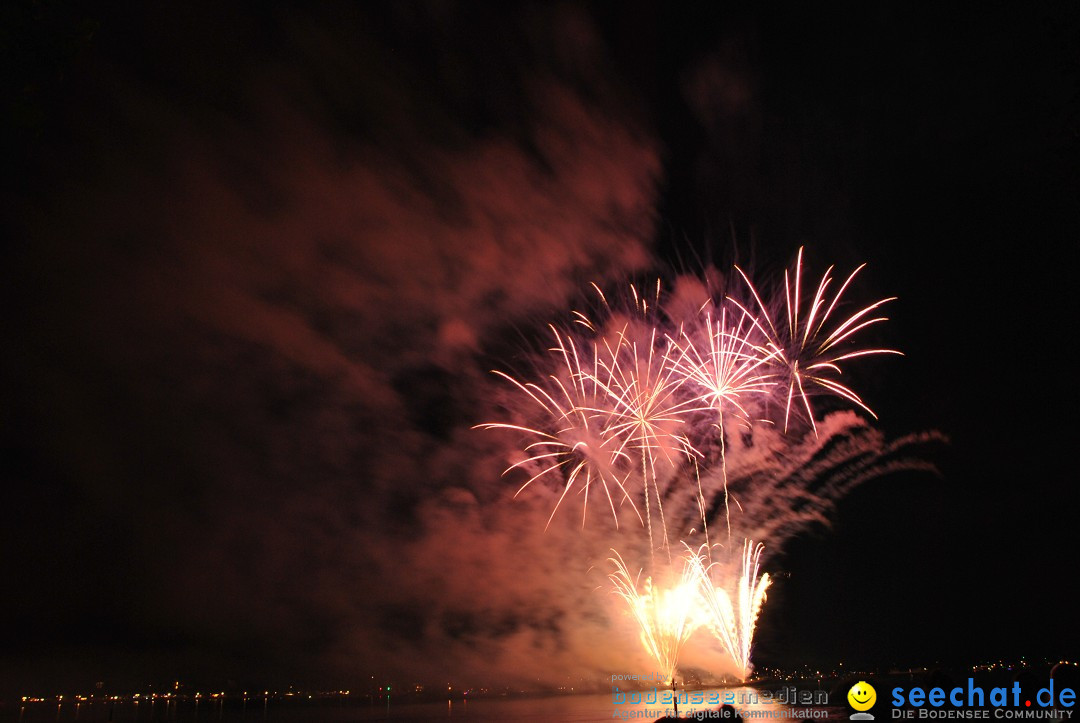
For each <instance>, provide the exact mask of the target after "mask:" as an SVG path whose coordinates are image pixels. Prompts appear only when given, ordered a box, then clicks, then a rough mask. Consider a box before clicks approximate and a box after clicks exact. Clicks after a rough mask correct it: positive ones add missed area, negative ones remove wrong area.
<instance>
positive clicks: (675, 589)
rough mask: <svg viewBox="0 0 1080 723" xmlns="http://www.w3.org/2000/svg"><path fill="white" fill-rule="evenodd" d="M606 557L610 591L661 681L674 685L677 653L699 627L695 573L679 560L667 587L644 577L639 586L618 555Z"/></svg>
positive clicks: (693, 569)
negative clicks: (672, 581) (626, 611)
mask: <svg viewBox="0 0 1080 723" xmlns="http://www.w3.org/2000/svg"><path fill="white" fill-rule="evenodd" d="M612 553H613V555H614V556H613V557H611V558H609V560H610V562H611V563H612V564H613V565H614V566H615V572H613V573H611V574H610V575H609V576H608V577H609V578H610V579H611V582H612V584H613V586H614V592H615V594H617V595H618V596H619V597H621V598H622V599H623V600H624V601H625V602H626V605H627V607H628V608H629V609H630V613H631V614H632V616H633V617H634V621H635V622H636V623H637V625H638V628H639V630H640V631H641V636H640V637H641V644H642V646H643V647H644V648H645V650H646V651H647V652H648V653H649V655H650V656H652V658H653V660H655V661H656V664H657V666H658V667H659V672H661V673H663V674H664V679H665V680H668V681H671V684H672V687H674V685H675V670H676V668H677V667H678V664H679V652H680V651H681V650H682V646H683V645H684V644H685V643H686V641H687V640H689V639H690V636H691V635H693V633H694V631H695V630H696V629H697V628H698V626H699V625H700V608H699V606H698V587H699V583H698V575H699V573H698V571H697V569H696V568H695V567H694V566H693V565H692V564H691V562H690V558H687V557H684V558H682V559H681V560H680V566H681V567H680V571H679V574H678V575H677V577H676V582H675V584H674V585H672V586H670V587H661V586H659V585H656V584H654V583H653V579H652V577H646V578H645V582H644V584H639V579H640V577H641V572H640V571H639V572H638V574H637V575H631V574H630V570H629V569H628V568H627V567H626V563H625V562H623V559H622V556H621V555H620V554H619V553H618V552H616V551H615V550H612Z"/></svg>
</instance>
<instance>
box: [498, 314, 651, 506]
mask: <svg viewBox="0 0 1080 723" xmlns="http://www.w3.org/2000/svg"><path fill="white" fill-rule="evenodd" d="M551 331H552V333H553V334H554V336H555V342H556V345H555V347H553V348H552V349H551V351H552V352H553V353H554V354H555V355H556V357H557V358H558V359H559V361H560V365H559V368H558V371H557V373H554V374H551V375H549V377H548V379H547V381H548V384H547V385H546V386H541V385H539V384H536V383H533V382H522V381H519V380H517V379H515V378H514V377H512V376H510V375H508V374H505V373H503V372H499V371H496V372H494V373H495V374H497V375H498V376H500V377H502V378H503V379H505V380H507V381H508V382H510V383H511V384H513V385H514V386H515V387H516V388H517V389H518V390H520V391H521V392H524V394H525V395H526V397H527V398H528V399H530V400H532V402H534V403H535V404H536V405H537V406H539V408H540V409H541V410H542V412H543V415H544V419H543V421H544V423H545V425H546V430H545V429H544V428H540V427H529V426H524V425H517V424H506V423H498V422H492V423H487V424H482V425H479V427H480V428H482V429H509V430H515V431H518V432H523V433H525V434H526V435H529V436H531V437H534V438H535V440H534V441H532V442H530V443H529V444H527V445H526V446H525V448H524V451H525V454H526V457H525V458H524V459H522V460H521V461H518V462H516V463H514V464H512V465H510V467H508V468H507V469H506V470H505V471H504V472H503V474H506V473H508V472H510V471H512V470H514V469H517V468H529V469H530V470H532V469H537V468H539V471H537V472H535V474H533V475H532V476H531V477H530V478H529V479H528V480H527V481H526V482H525V483H524V484H522V485H521V487H519V488H518V491H517V492H516V493H515V495H514V496H515V497H516V496H517V495H518V494H521V492H522V491H523V490H525V488H527V487H528V486H529V485H531V484H532V483H533V482H535V481H537V480H538V479H540V478H542V477H545V476H546V475H549V474H551V473H552V472H556V471H561V472H562V475H563V491H562V494H561V495H560V496H559V500H558V502H556V504H555V507H554V509H552V511H551V515H550V516H549V517H548V525H550V524H551V520H552V519H554V517H555V513H556V512H558V510H559V507H560V506H561V505H562V503H563V500H565V499H566V496H567V495H568V494H569V493H570V491H571V490H573V489H575V487H577V488H578V489H579V490H580V492H581V494H582V497H583V499H584V502H583V504H582V512H581V524H582V525H584V524H585V519H586V515H587V513H588V505H589V493H590V491H591V490H592V489H593V488H594V487H596V486H598V487H600V488H601V489H602V490H603V492H604V497H605V499H606V500H607V503H608V506H609V507H610V509H611V514H612V516H613V517H614V519H615V524H616V525H618V522H619V517H618V512H617V510H616V498H618V500H619V502H620V503H622V502H624V501H628V502H630V507H631V508H632V509H633V510H634V512H635V514H637V515H638V517H639V518H640V514H639V513H638V512H637V507H636V505H635V504H634V500H633V498H632V497H631V496H630V493H629V492H628V491H627V489H626V481H627V476H628V474H629V472H628V471H627V470H625V469H624V470H621V471H620V464H619V463H620V460H624V461H625V460H626V459H628V456H627V454H626V452H625V451H624V450H623V449H622V445H620V440H619V439H618V437H617V436H616V435H615V434H614V432H613V429H612V428H611V427H610V426H609V425H608V424H607V423H606V419H607V417H608V416H610V415H609V414H605V413H604V412H603V407H602V405H603V403H604V399H603V398H604V397H605V396H606V393H605V392H604V391H603V390H602V389H601V388H600V386H598V381H597V380H598V379H599V376H598V374H599V367H598V363H597V362H596V355H595V350H594V353H593V354H592V359H593V365H594V366H593V368H592V370H591V371H587V369H588V362H585V364H584V365H583V362H582V354H581V353H580V352H579V349H578V346H577V344H575V343H574V340H573V339H572V338H571V337H570V336H569V335H567V334H565V333H563V332H560V331H559V330H558V329H557V328H555V327H554V326H552V327H551ZM621 466H623V467H626V466H627V465H621ZM613 491H615V495H614V496H613V495H612V492H613Z"/></svg>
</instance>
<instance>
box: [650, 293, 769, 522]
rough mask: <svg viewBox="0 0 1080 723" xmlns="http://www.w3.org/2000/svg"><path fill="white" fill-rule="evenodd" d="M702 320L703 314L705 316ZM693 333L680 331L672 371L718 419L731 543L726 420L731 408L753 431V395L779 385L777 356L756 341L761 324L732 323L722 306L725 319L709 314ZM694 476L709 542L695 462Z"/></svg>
mask: <svg viewBox="0 0 1080 723" xmlns="http://www.w3.org/2000/svg"><path fill="white" fill-rule="evenodd" d="M699 316H700V314H699ZM700 321H701V319H700V318H699V324H698V328H694V329H692V330H691V331H688V330H687V329H686V328H685V327H681V328H680V338H679V340H678V341H674V342H673V343H672V347H673V353H672V354H671V355H670V357H669V360H668V361H669V365H670V368H671V369H672V370H673V371H674V372H676V373H678V374H680V375H681V376H683V377H684V378H685V379H686V380H687V382H688V383H689V384H690V385H691V386H692V387H696V388H697V389H698V390H699V391H700V395H699V396H698V397H696V398H695V400H694V401H695V402H696V403H698V404H701V405H704V406H703V407H702V408H704V409H708V410H710V411H712V412H714V413H715V415H716V423H715V424H716V429H717V432H718V434H717V439H718V440H719V442H720V469H721V473H722V475H723V479H724V514H725V518H726V521H727V531H728V540H729V542H730V538H731V517H730V508H729V507H728V496H727V459H726V454H725V445H726V443H725V440H724V415H725V411H726V410H727V409H731V410H732V411H733V412H734V414H735V415H736V417H737V418H738V419H740V420H741V421H742V423H743V424H745V425H746V426H747V427H749V426H750V423H751V417H750V413H749V412H748V411H747V406H748V405H747V400H746V399H744V397H749V396H750V395H761V394H768V393H769V391H770V388H771V387H772V386H773V385H774V384H775V382H774V381H772V378H771V374H770V373H769V370H768V366H767V365H768V363H769V361H771V359H772V358H773V356H774V353H773V352H769V351H768V350H767V349H765V348H763V347H761V346H759V345H757V344H755V343H754V340H753V333H754V332H755V331H756V329H755V322H754V321H753V320H752V319H751V317H750V315H749V314H748V313H746V312H742V313H741V314H739V321H738V323H735V324H732V323H729V317H728V309H727V308H726V307H722V308H721V310H720V318H719V319H717V320H716V322H715V324H714V323H713V317H712V312H711V311H707V312H705V314H704V324H703V325H702V324H700ZM694 462H695V465H694V477H695V479H696V481H697V486H698V497H699V501H700V506H701V520H702V527H703V529H704V530H705V534H706V542H707V541H708V537H707V536H708V518H707V516H706V513H705V498H704V494H703V492H702V489H701V475H700V470H699V468H698V465H697V464H696V462H697V460H696V458H695V459H694Z"/></svg>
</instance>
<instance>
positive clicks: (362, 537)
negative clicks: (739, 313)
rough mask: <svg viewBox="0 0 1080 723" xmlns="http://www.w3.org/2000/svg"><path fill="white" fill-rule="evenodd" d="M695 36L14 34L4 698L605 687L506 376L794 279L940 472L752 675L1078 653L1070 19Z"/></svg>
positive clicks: (864, 21) (306, 12)
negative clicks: (112, 688) (836, 290)
mask: <svg viewBox="0 0 1080 723" xmlns="http://www.w3.org/2000/svg"><path fill="white" fill-rule="evenodd" d="M669 5H670V4H663V3H657V4H649V3H618V4H615V3H611V4H608V3H602V4H595V5H591V4H590V5H585V6H572V5H548V4H541V5H508V6H506V7H503V8H495V7H488V6H483V7H480V6H479V5H467V4H455V3H393V4H390V3H387V4H369V5H365V6H364V7H363V8H355V7H353V6H351V5H348V4H342V5H328V6H323V7H322V8H321V9H317V10H311V9H307V8H303V9H302V8H301V7H300V6H299V5H297V6H293V5H291V4H287V3H271V4H269V5H267V6H266V7H265V8H264V9H262V10H260V11H258V12H256V13H254V14H249V13H246V12H242V11H238V10H236V11H233V10H227V9H222V8H220V7H218V6H217V5H215V4H202V3H196V4H195V5H188V4H182V3H148V4H140V5H138V6H137V8H129V9H128V10H127V11H117V10H112V9H109V10H106V9H94V8H91V9H87V8H85V7H82V6H80V5H78V4H75V3H62V2H56V3H49V2H44V3H25V2H20V3H17V4H15V5H14V6H13V7H8V8H6V9H5V10H3V13H4V18H3V25H4V28H5V30H4V38H3V46H2V52H3V53H4V61H3V64H4V67H5V68H6V70H5V75H6V77H5V86H4V87H5V90H4V102H5V116H4V125H5V127H4V138H3V140H4V148H5V151H4V155H5V159H6V160H5V163H4V167H5V173H4V176H3V181H4V189H3V191H4V198H3V208H4V219H5V225H6V227H7V228H8V233H7V234H6V236H7V237H8V238H9V242H8V243H7V244H5V247H4V250H3V252H2V254H3V256H2V257H0V269H2V273H3V274H4V280H3V291H2V293H3V295H4V296H3V298H4V304H5V309H6V310H7V313H6V314H5V323H4V325H3V326H4V332H3V334H4V341H3V355H2V357H3V365H2V367H0V368H2V384H3V398H2V399H3V401H2V403H0V423H2V431H0V439H2V444H3V452H2V462H0V464H2V467H0V473H2V484H3V490H4V498H3V499H4V502H3V505H2V506H0V509H2V518H0V563H2V567H3V573H4V577H5V581H4V588H5V594H4V595H3V596H2V598H0V619H2V620H4V625H3V626H0V676H2V677H3V680H4V681H5V684H4V685H3V686H0V688H2V689H3V690H2V691H0V694H9V693H10V692H15V691H17V690H23V691H25V690H26V689H27V687H28V686H37V687H45V688H48V687H49V686H55V685H83V684H84V683H85V681H94V680H101V679H103V678H107V679H109V680H116V681H125V682H128V681H130V682H141V681H150V680H165V679H171V678H173V677H174V676H184V677H186V678H192V679H199V678H200V677H201V678H203V679H229V680H240V681H243V682H245V683H246V682H248V681H251V682H253V683H257V682H258V681H262V680H266V681H275V682H289V681H298V682H303V681H308V682H312V683H318V682H321V681H337V680H341V681H349V680H352V679H355V678H356V677H357V676H363V675H367V674H368V672H369V671H372V670H380V671H386V672H387V674H392V675H398V676H403V677H415V678H416V679H420V680H425V679H431V680H439V679H441V678H444V677H448V676H449V675H450V673H448V672H447V671H453V675H459V676H461V677H462V678H466V679H468V678H470V676H471V677H472V678H474V679H479V680H486V679H488V678H490V677H492V676H494V675H495V674H496V673H495V671H503V672H505V670H507V669H518V670H521V671H524V672H523V673H522V675H523V676H525V677H530V676H533V674H534V673H536V676H534V677H538V676H539V675H540V674H539V673H538V672H537V671H536V670H534V669H533V668H529V667H528V666H529V665H538V664H537V663H533V662H526V661H533V660H535V659H537V658H539V659H540V660H546V661H551V662H550V666H549V667H550V668H551V669H565V668H566V661H568V660H575V659H577V657H576V654H577V652H578V651H580V650H581V649H583V648H586V647H588V648H596V647H612V648H614V646H607V645H606V644H605V643H604V642H603V640H602V639H601V640H600V641H598V640H597V639H596V638H595V637H590V636H595V635H598V634H599V633H597V630H598V629H599V628H597V629H593V628H589V629H588V630H587V631H586V632H580V630H584V629H585V628H584V627H580V630H579V628H578V627H575V626H576V624H577V623H576V619H575V617H574V615H575V611H580V610H588V611H592V612H595V610H593V608H591V607H589V606H590V605H594V603H592V602H588V601H590V600H592V598H591V597H589V596H590V595H591V591H590V588H591V586H592V585H594V584H595V583H589V584H588V585H585V586H584V588H583V590H584V591H580V590H577V589H576V588H574V587H573V585H572V584H570V583H568V582H567V580H572V579H578V578H581V579H584V575H585V573H586V568H588V567H589V565H590V564H591V561H589V560H588V559H587V556H582V555H578V556H576V557H575V556H574V552H573V548H572V547H571V546H570V545H569V544H556V545H553V544H551V540H552V539H553V537H551V535H552V534H554V533H549V536H547V537H545V536H544V535H543V533H542V523H543V520H544V518H545V517H546V512H545V511H544V510H542V509H541V508H543V507H545V505H546V504H547V503H546V501H545V500H543V499H539V500H531V501H530V500H528V499H525V500H522V499H521V498H519V499H518V500H517V501H513V502H512V501H510V499H509V497H510V495H512V493H513V491H514V489H515V488H514V486H513V485H512V484H511V483H509V482H506V481H502V480H500V479H499V472H500V471H501V469H502V467H503V466H505V465H504V464H503V462H504V458H505V451H504V450H503V451H500V449H499V448H498V446H497V444H496V440H494V439H493V438H490V437H485V436H483V435H481V434H479V433H477V432H474V431H471V430H470V427H471V425H473V424H477V423H479V422H482V421H487V420H490V419H491V418H492V415H494V414H497V413H498V411H497V405H498V403H499V399H498V395H499V393H500V392H499V391H498V390H499V387H498V385H497V384H496V383H495V382H494V381H493V380H492V378H491V377H490V376H489V375H488V374H487V371H488V370H489V369H490V368H492V367H493V366H499V365H501V364H503V363H514V362H515V361H517V362H520V361H521V358H522V354H523V350H525V349H528V348H535V347H536V346H537V345H538V344H539V343H541V342H538V341H537V340H538V339H542V338H543V334H544V333H545V331H544V326H545V324H546V323H547V322H548V321H550V320H552V319H555V318H558V317H559V316H560V315H561V314H565V310H566V309H567V308H568V305H569V304H570V303H572V302H573V301H574V300H576V299H578V298H579V294H580V292H581V290H582V288H583V287H584V286H585V285H586V284H587V283H588V282H589V281H592V280H596V281H599V282H601V283H617V282H620V280H622V279H625V278H627V277H629V276H635V275H636V276H637V277H645V276H647V275H649V274H653V275H656V274H660V275H661V276H664V277H665V278H668V279H670V278H671V277H672V276H674V275H675V274H677V273H679V272H685V271H696V270H698V269H700V268H701V267H702V266H704V265H707V264H714V265H716V266H717V267H727V265H729V264H730V263H731V262H733V261H739V262H741V263H746V264H749V265H751V266H752V267H754V268H756V269H760V270H762V271H763V272H765V273H769V272H776V271H778V270H780V269H782V268H783V267H784V265H785V264H787V263H789V262H790V261H791V259H792V258H793V256H794V254H795V251H796V249H797V248H798V247H799V246H800V245H803V244H805V245H806V247H807V253H808V258H809V259H810V261H811V263H812V264H813V266H814V268H816V269H817V270H818V271H820V270H822V269H823V268H824V267H825V266H826V265H828V264H830V263H836V264H837V265H838V267H839V269H841V270H843V269H851V268H854V267H855V266H857V265H858V264H860V263H862V262H864V261H865V262H867V263H868V264H869V266H868V268H867V270H866V272H865V273H864V275H863V277H862V278H861V280H860V283H861V285H862V286H861V289H860V293H862V294H865V295H867V298H871V297H873V298H876V297H880V296H892V295H895V296H898V297H899V301H898V302H896V303H895V304H894V305H893V308H892V310H891V312H890V315H891V317H892V318H891V321H890V323H889V325H888V326H887V328H886V329H883V330H882V331H881V338H883V339H884V340H886V341H887V342H888V343H889V344H892V345H895V346H897V347H899V348H901V349H902V350H903V351H904V352H905V354H906V356H905V357H904V358H902V359H899V360H897V359H889V360H872V361H871V362H870V363H868V364H866V365H864V366H863V367H862V371H861V373H860V374H859V375H857V377H856V379H857V381H858V382H859V384H860V389H861V390H863V391H864V396H865V398H867V399H868V400H869V401H870V402H871V404H872V405H873V406H874V408H875V410H876V411H877V412H878V413H879V415H880V417H881V422H880V424H879V426H880V428H881V429H883V430H884V431H885V432H886V433H887V434H888V435H889V436H900V435H904V434H907V433H911V432H919V431H922V430H939V431H941V432H942V433H944V434H945V435H947V436H948V437H949V438H950V439H951V443H950V444H949V445H948V446H947V447H944V448H942V447H932V448H930V449H928V450H927V451H926V455H927V458H928V459H931V460H932V461H934V462H935V463H936V464H937V465H938V466H939V467H940V469H941V471H942V475H941V477H940V478H937V477H934V476H931V475H927V474H916V473H902V474H895V475H891V476H889V477H887V478H884V479H881V480H877V481H873V482H869V483H867V484H865V485H864V486H862V487H860V488H859V489H857V490H856V491H854V492H853V493H852V494H851V495H850V496H849V497H847V498H846V499H845V500H843V501H842V502H841V503H840V505H839V507H838V509H837V511H836V514H835V515H834V522H833V525H832V526H831V528H829V529H825V528H815V529H813V530H810V531H809V532H807V533H806V534H804V535H801V536H799V537H798V538H796V539H795V540H792V541H790V542H789V543H788V544H787V545H786V547H785V548H784V550H783V551H782V553H781V554H779V555H776V556H775V557H773V558H771V559H770V562H769V565H768V567H769V569H770V571H771V572H773V573H774V574H777V575H778V576H779V577H778V582H777V584H776V585H775V586H774V588H773V591H772V593H771V595H770V600H769V604H768V605H767V607H766V610H765V613H764V614H763V618H762V622H761V626H760V629H761V632H760V634H759V646H758V654H757V656H756V657H757V660H758V661H759V662H762V663H773V664H780V665H785V666H795V665H800V664H803V663H810V664H814V665H826V666H832V665H833V664H835V663H836V662H839V661H845V662H846V663H847V664H865V665H887V664H891V663H892V662H902V663H914V664H923V663H926V662H930V661H935V660H942V661H950V662H972V661H974V660H978V659H983V658H991V657H992V658H997V657H1012V656H1020V655H1027V656H1043V655H1049V656H1057V655H1060V654H1065V655H1075V653H1076V651H1077V642H1078V640H1077V638H1078V634H1077V633H1078V631H1077V628H1076V622H1075V595H1074V594H1070V593H1067V592H1066V589H1067V588H1068V587H1069V586H1070V585H1071V580H1072V577H1073V576H1074V574H1075V570H1074V568H1075V559H1076V557H1075V553H1076V537H1075V533H1074V525H1075V523H1076V517H1077V507H1076V502H1077V492H1076V489H1075V488H1076V481H1077V479H1076V474H1075V472H1074V469H1075V465H1074V462H1073V460H1074V457H1075V454H1074V451H1073V450H1074V447H1075V444H1076V439H1077V434H1078V431H1080V430H1078V425H1077V423H1076V421H1075V419H1076V418H1075V410H1076V407H1077V402H1078V401H1080V400H1078V399H1077V392H1076V385H1075V384H1074V382H1073V380H1072V379H1073V376H1074V371H1075V367H1076V365H1075V362H1074V361H1073V358H1072V357H1073V355H1072V351H1073V349H1074V348H1075V345H1074V343H1073V339H1072V337H1073V335H1074V333H1075V332H1076V330H1077V327H1076V323H1075V318H1076V312H1077V306H1078V305H1077V302H1076V296H1075V293H1076V292H1075V287H1076V285H1075V282H1074V281H1073V280H1072V276H1073V274H1074V273H1075V268H1076V263H1075V262H1076V256H1077V254H1076V248H1077V243H1078V240H1080V202H1078V200H1077V199H1080V154H1078V151H1080V78H1078V73H1080V12H1078V11H1077V9H1076V6H1075V5H1074V4H1071V3H1064V2H1062V3H1049V4H1025V5H1019V4H1017V5H1015V6H1001V5H996V4H994V5H993V6H989V7H987V6H983V7H980V8H978V10H977V11H976V10H975V9H971V10H969V11H964V12H960V11H956V10H953V9H951V8H944V7H921V8H918V9H913V8H910V7H908V6H907V5H905V4H891V3H886V4H882V5H877V4H875V5H873V6H871V5H869V4H858V5H855V4H853V5H852V6H850V7H839V6H832V5H831V6H828V7H825V6H811V5H807V4H792V5H790V6H788V5H774V4H767V5H759V6H757V7H756V8H755V9H753V10H734V9H731V8H728V7H726V4H723V3H712V4H702V6H701V7H692V6H680V7H669ZM507 360H508V361H507ZM538 515H539V516H538ZM538 520H539V522H538ZM538 528H539V529H538ZM563 534H570V535H580V540H581V541H582V542H581V547H582V549H591V548H590V545H593V546H594V547H595V545H600V546H601V547H602V546H603V539H602V535H601V534H600V532H598V531H594V530H586V531H585V532H583V533H578V532H577V531H576V530H575V529H574V525H573V524H570V525H569V527H568V528H567V530H565V531H563ZM556 539H557V538H556ZM575 539H578V538H575ZM575 544H577V543H575ZM507 549H512V550H513V551H514V554H508V553H507ZM576 566H580V569H578V567H576ZM522 570H527V571H529V574H523V572H522ZM523 580H526V581H525V582H523ZM571 588H573V589H571ZM582 600H585V601H586V602H585V603H582V602H581V601H582ZM500 655H503V656H504V657H502V658H500V657H499V656H500ZM545 656H546V657H545ZM492 661H495V662H492ZM588 662H589V664H590V665H591V666H592V669H593V670H596V669H603V668H604V666H605V665H606V666H608V667H609V668H610V667H612V666H618V665H620V663H619V662H618V659H612V660H608V659H605V658H604V657H603V655H600V654H597V655H596V657H595V658H593V659H592V660H590V661H588ZM515 666H517V667H515ZM560 666H561V667H560ZM465 682H466V683H467V682H470V681H469V680H466V681H465Z"/></svg>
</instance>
